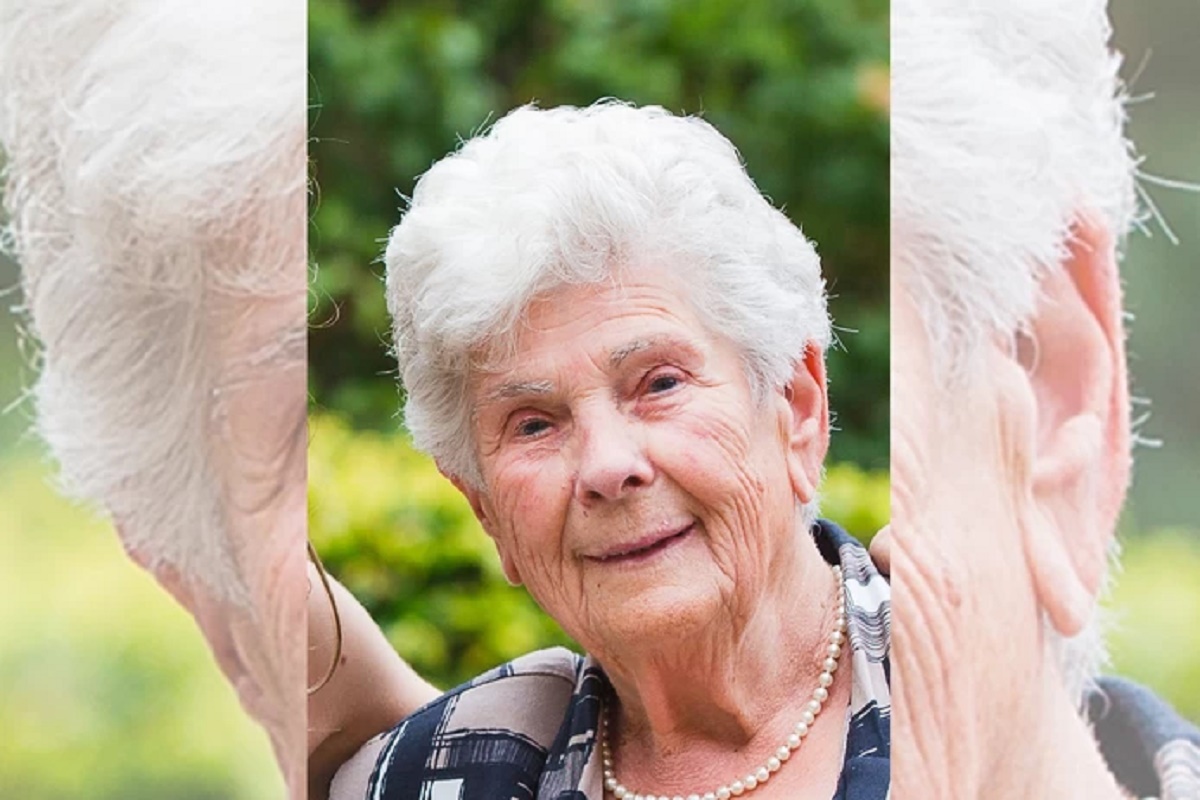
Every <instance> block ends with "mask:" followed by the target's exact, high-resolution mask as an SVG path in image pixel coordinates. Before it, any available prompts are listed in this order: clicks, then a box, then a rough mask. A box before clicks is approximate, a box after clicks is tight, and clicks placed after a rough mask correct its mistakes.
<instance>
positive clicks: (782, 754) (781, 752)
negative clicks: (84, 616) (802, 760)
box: [775, 738, 800, 761]
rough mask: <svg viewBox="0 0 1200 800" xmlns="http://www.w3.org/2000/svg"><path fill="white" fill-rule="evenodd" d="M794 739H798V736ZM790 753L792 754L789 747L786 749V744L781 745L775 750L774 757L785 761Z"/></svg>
mask: <svg viewBox="0 0 1200 800" xmlns="http://www.w3.org/2000/svg"><path fill="white" fill-rule="evenodd" d="M796 741H800V740H799V738H797V739H796ZM791 755H792V751H791V750H790V749H788V747H787V745H784V746H783V747H781V748H779V749H778V750H776V751H775V757H776V758H778V759H779V760H780V761H787V760H788V758H789V757H790V756H791Z"/></svg>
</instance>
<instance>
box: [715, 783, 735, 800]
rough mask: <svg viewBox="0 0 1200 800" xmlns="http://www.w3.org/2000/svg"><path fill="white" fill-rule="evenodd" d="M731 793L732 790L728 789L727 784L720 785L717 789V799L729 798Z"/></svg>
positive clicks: (726, 799) (724, 799)
mask: <svg viewBox="0 0 1200 800" xmlns="http://www.w3.org/2000/svg"><path fill="white" fill-rule="evenodd" d="M732 794H733V792H731V791H729V787H728V786H722V787H721V788H720V789H717V800H729V798H730V796H731V795H732Z"/></svg>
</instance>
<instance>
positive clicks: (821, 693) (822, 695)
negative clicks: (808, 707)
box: [813, 670, 829, 709]
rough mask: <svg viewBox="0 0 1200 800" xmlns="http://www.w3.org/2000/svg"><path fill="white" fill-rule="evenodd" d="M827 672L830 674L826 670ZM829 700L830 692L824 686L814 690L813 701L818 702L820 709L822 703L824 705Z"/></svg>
mask: <svg viewBox="0 0 1200 800" xmlns="http://www.w3.org/2000/svg"><path fill="white" fill-rule="evenodd" d="M826 672H828V670H826ZM828 699H829V690H828V689H826V688H825V687H824V686H818V687H817V688H816V689H814V690H813V700H816V701H817V708H818V709H819V708H820V707H821V703H824V702H825V701H826V700H828Z"/></svg>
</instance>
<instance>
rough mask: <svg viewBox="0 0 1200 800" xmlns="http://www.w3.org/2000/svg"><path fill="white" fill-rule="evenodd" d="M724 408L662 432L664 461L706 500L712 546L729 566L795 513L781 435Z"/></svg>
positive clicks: (737, 566)
mask: <svg viewBox="0 0 1200 800" xmlns="http://www.w3.org/2000/svg"><path fill="white" fill-rule="evenodd" d="M761 434H762V432H760V431H758V430H757V428H755V427H753V426H748V425H747V421H746V420H745V419H743V418H738V417H736V416H735V415H733V414H729V413H727V412H726V413H723V411H722V410H721V409H714V410H711V411H710V412H709V413H705V414H699V413H697V414H691V415H689V416H688V418H687V420H686V422H681V424H679V425H678V426H675V427H672V428H671V429H670V430H669V431H663V432H662V435H661V436H660V437H657V444H658V448H657V449H658V455H659V463H660V464H661V465H662V468H663V471H664V472H665V473H667V475H668V477H669V478H670V479H671V480H672V481H673V482H675V483H676V484H678V485H679V487H680V488H681V489H682V490H683V491H684V492H686V493H687V494H688V495H690V496H691V497H692V498H694V500H695V501H696V502H697V503H698V504H699V505H700V506H701V513H702V515H704V516H705V517H707V520H706V521H707V525H708V527H709V528H710V530H709V535H710V537H711V546H712V547H713V549H714V552H715V554H716V555H717V557H718V558H719V559H720V560H721V561H722V562H723V563H726V562H727V567H728V569H730V570H734V571H736V572H740V571H741V570H742V569H744V568H745V567H746V566H747V564H746V563H744V562H745V555H746V553H748V552H757V551H760V550H761V549H762V546H763V544H764V543H765V541H766V537H765V536H764V535H763V534H764V531H765V530H766V529H767V528H768V527H771V526H773V525H775V524H787V523H788V522H790V519H791V509H792V501H791V497H792V495H791V489H790V483H789V482H788V478H787V472H786V462H785V460H784V458H783V453H782V449H781V447H780V445H779V443H778V441H777V440H778V437H777V436H774V437H773V436H772V435H771V434H770V433H769V432H768V433H767V434H766V435H761Z"/></svg>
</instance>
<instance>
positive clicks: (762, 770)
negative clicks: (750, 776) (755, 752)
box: [754, 767, 771, 783]
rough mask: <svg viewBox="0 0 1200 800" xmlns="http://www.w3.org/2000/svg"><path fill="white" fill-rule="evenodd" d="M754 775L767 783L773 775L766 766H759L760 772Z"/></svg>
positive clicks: (761, 781) (760, 781)
mask: <svg viewBox="0 0 1200 800" xmlns="http://www.w3.org/2000/svg"><path fill="white" fill-rule="evenodd" d="M754 777H756V778H758V782H759V783H766V782H767V779H768V778H770V777H771V771H770V770H769V769H767V768H766V767H759V768H758V772H756V773H754Z"/></svg>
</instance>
